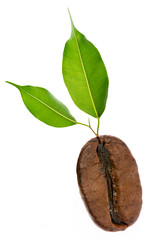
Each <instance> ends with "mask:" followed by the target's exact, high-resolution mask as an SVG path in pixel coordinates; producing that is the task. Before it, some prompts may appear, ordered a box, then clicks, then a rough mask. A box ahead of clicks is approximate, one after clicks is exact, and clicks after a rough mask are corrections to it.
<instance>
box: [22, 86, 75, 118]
mask: <svg viewBox="0 0 158 240" xmlns="http://www.w3.org/2000/svg"><path fill="white" fill-rule="evenodd" d="M18 87H19V88H20V89H22V91H24V92H25V93H26V94H27V95H29V96H30V97H32V98H34V99H35V100H37V101H38V102H40V103H42V104H43V105H44V106H46V107H47V108H49V109H50V110H52V111H54V112H55V113H57V114H58V115H60V116H61V117H63V118H65V119H67V120H69V121H71V122H73V123H76V121H73V120H72V119H70V118H68V117H66V116H64V115H63V114H61V113H59V112H58V111H56V110H55V109H53V108H52V107H50V106H49V105H48V104H46V103H45V102H43V101H41V100H40V99H39V98H37V97H35V96H33V95H32V94H30V93H29V92H27V91H26V90H24V89H23V88H22V87H21V86H18Z"/></svg>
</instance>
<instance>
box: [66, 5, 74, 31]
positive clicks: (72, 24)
mask: <svg viewBox="0 0 158 240" xmlns="http://www.w3.org/2000/svg"><path fill="white" fill-rule="evenodd" d="M67 10H68V13H69V17H70V21H71V26H72V28H73V27H74V23H73V20H72V17H71V13H70V10H69V8H67Z"/></svg>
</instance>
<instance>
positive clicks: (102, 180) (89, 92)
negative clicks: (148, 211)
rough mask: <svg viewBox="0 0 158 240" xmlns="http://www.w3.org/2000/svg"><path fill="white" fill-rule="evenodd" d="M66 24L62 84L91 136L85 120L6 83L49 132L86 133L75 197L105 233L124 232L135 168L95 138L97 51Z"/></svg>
mask: <svg viewBox="0 0 158 240" xmlns="http://www.w3.org/2000/svg"><path fill="white" fill-rule="evenodd" d="M69 15H70V12H69ZM70 20H71V27H72V31H71V37H70V39H69V40H68V41H67V42H66V44H65V48H64V53H63V62H62V73H63V78H64V82H65V85H66V87H67V89H68V91H69V94H70V96H71V98H72V100H73V101H74V103H75V104H76V106H77V107H78V108H79V109H80V110H82V111H84V112H85V113H87V114H88V115H90V116H92V117H94V118H96V119H97V127H96V130H94V129H92V127H91V124H90V120H89V118H88V123H81V122H78V121H77V120H76V119H75V118H74V117H73V116H72V115H71V113H70V112H69V110H68V108H67V107H66V106H65V105H64V104H63V103H62V102H60V101H59V100H58V99H56V98H55V97H54V96H53V95H52V94H51V93H50V92H49V91H48V90H46V89H45V88H41V87H34V86H20V85H17V84H15V83H12V82H7V83H9V84H11V85H13V86H15V87H16V88H17V89H18V90H19V91H20V93H21V97H22V100H23V102H24V104H25V106H26V107H27V109H28V110H29V111H30V112H31V113H32V114H33V115H34V116H35V117H36V118H38V119H39V120H40V121H42V122H44V123H46V124H48V125H50V126H53V127H68V126H72V125H75V124H79V125H83V126H85V127H88V128H89V129H90V130H92V132H93V133H94V134H95V136H96V137H95V138H94V139H91V140H90V141H88V143H86V145H85V146H84V147H83V148H82V150H81V153H80V156H79V159H78V165H77V175H78V183H79V186H80V189H81V194H82V195H83V199H84V201H85V204H86V205H87V207H88V210H89V212H90V214H91V216H92V218H93V220H94V221H95V223H96V224H98V225H99V226H100V227H101V228H103V229H104V230H108V231H119V230H124V229H126V228H127V227H128V226H130V225H131V224H133V223H134V222H135V221H136V219H137V217H138V215H139V212H140V209H141V204H142V200H141V197H142V191H141V185H140V180H139V174H138V170H137V165H136V162H135V160H134V158H133V156H132V154H131V153H130V151H129V149H128V147H127V146H126V145H125V143H123V142H122V141H121V140H120V139H118V138H116V137H112V136H106V135H104V136H100V135H99V125H100V117H101V115H102V114H103V112H104V110H105V106H106V101H107V96H108V85H109V80H108V74H107V70H106V67H105V65H104V62H103V60H102V58H101V55H100V53H99V51H98V50H97V48H96V47H95V46H94V45H93V44H92V43H91V42H90V41H88V40H87V39H86V37H85V36H84V35H83V34H82V33H80V32H79V31H78V30H77V29H76V28H75V26H74V23H73V21H72V18H71V15H70ZM129 188H130V191H129Z"/></svg>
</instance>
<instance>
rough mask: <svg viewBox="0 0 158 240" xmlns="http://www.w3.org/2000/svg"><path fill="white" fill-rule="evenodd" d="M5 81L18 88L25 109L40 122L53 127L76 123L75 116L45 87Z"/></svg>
mask: <svg viewBox="0 0 158 240" xmlns="http://www.w3.org/2000/svg"><path fill="white" fill-rule="evenodd" d="M7 83H9V84H11V85H13V86H15V87H16V88H18V89H19V91H20V93H21V96H22V99H23V102H24V104H25V106H26V107H27V109H28V110H29V111H30V112H31V113H32V114H33V115H34V116H35V117H36V118H38V119H39V120H41V121H42V122H44V123H46V124H48V125H50V126H53V127H67V126H71V125H74V124H76V120H75V118H74V117H73V116H72V115H71V114H70V112H69V110H68V109H67V107H66V106H65V105H64V104H63V103H61V102H60V101H59V100H57V99H56V98H55V97H54V96H53V95H52V94H51V93H50V92H49V91H47V90H46V89H45V88H40V87H33V86H19V85H17V84H14V83H11V82H7Z"/></svg>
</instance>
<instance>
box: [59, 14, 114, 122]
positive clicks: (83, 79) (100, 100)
mask: <svg viewBox="0 0 158 240" xmlns="http://www.w3.org/2000/svg"><path fill="white" fill-rule="evenodd" d="M70 19H71V25H72V32H71V37H70V39H69V40H68V41H67V42H66V44H65V48H64V53H63V63H62V72H63V78H64V82H65V84H66V87H67V89H68V91H69V93H70V96H71V98H72V100H73V101H74V103H75V104H76V105H77V107H78V108H80V109H81V110H82V111H84V112H86V113H88V114H89V115H91V116H93V117H96V118H99V117H100V116H101V115H102V113H103V112H104V109H105V105H106V100H107V95H108V85H109V81H108V75H107V71H106V68H105V65H104V62H103V60H102V58H101V56H100V53H99V51H98V50H97V48H96V47H95V46H94V45H93V44H92V43H91V42H89V41H88V40H87V39H86V37H85V36H84V35H83V34H81V33H80V32H79V31H78V30H77V29H76V28H75V26H74V24H73V21H72V18H71V15H70Z"/></svg>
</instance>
